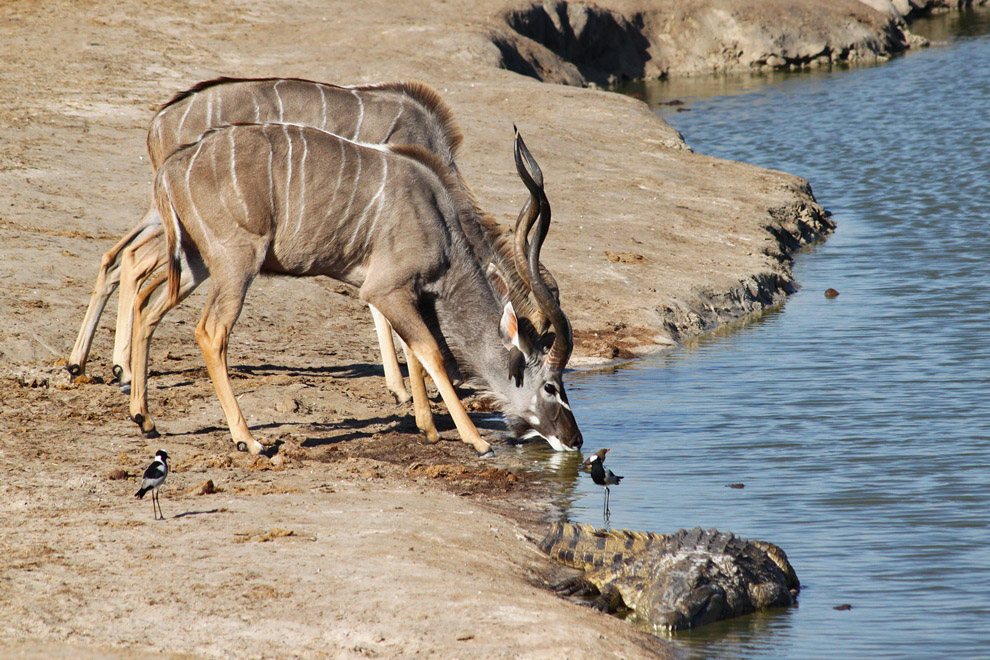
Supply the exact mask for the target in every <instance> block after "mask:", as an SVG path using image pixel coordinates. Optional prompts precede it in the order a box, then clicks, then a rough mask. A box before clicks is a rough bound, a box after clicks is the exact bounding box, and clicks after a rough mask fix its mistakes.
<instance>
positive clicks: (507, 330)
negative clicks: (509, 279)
mask: <svg viewBox="0 0 990 660" xmlns="http://www.w3.org/2000/svg"><path fill="white" fill-rule="evenodd" d="M498 331H499V336H501V337H502V343H503V344H505V347H506V348H507V349H508V350H509V377H510V378H512V380H514V381H515V382H516V387H522V384H523V375H524V374H525V372H526V358H527V356H526V352H525V351H524V350H523V343H522V337H521V335H520V334H519V319H518V318H516V312H515V310H514V309H512V303H511V302H507V303H505V307H504V308H503V309H502V320H501V321H500V322H499V324H498Z"/></svg>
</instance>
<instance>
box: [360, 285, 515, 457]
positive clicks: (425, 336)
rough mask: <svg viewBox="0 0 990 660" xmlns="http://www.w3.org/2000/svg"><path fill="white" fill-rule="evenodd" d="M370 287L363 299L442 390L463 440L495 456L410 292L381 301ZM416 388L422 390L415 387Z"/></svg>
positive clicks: (483, 454)
mask: <svg viewBox="0 0 990 660" xmlns="http://www.w3.org/2000/svg"><path fill="white" fill-rule="evenodd" d="M368 284H369V282H367V281H366V282H365V286H363V287H362V288H361V298H362V299H363V300H365V301H366V302H370V303H372V304H374V305H375V307H377V308H378V310H379V311H380V312H381V313H382V314H384V315H385V318H386V319H388V321H389V323H391V324H392V328H393V329H394V330H395V331H396V332H397V333H398V334H399V337H401V338H402V341H404V342H405V344H406V346H408V347H409V349H410V350H409V355H408V357H409V358H410V364H411V362H412V360H413V359H416V360H418V361H419V362H420V363H421V364H422V366H423V368H424V369H425V370H426V372H427V373H428V374H430V377H431V378H432V379H433V382H434V383H435V384H436V386H437V389H438V390H440V396H441V397H442V398H443V402H444V403H445V404H447V410H448V412H450V416H451V418H452V419H453V420H454V425H455V426H456V427H457V432H458V434H459V435H460V436H461V440H462V441H463V442H466V443H467V444H469V445H471V446H472V447H474V449H475V451H477V452H478V454H479V455H481V456H490V455H493V454H494V453H495V452H494V450H492V447H491V445H489V444H488V443H487V442H485V441H484V440H483V439H482V438H481V434H480V433H478V429H477V428H476V427H475V425H474V422H472V421H471V418H470V417H469V416H468V414H467V411H466V410H465V409H464V405H463V404H462V403H461V401H460V399H458V398H457V392H456V391H455V390H454V386H453V384H452V383H451V382H450V378H448V377H447V368H446V366H445V365H444V360H443V353H442V352H441V351H440V347H439V346H438V345H437V342H436V340H435V339H434V338H433V335H432V334H431V333H430V329H429V328H428V327H427V325H426V323H425V322H424V321H423V319H422V318H421V317H420V315H419V310H417V309H416V305H415V303H414V301H413V300H412V297H411V296H410V295H409V293H408V292H406V291H401V290H398V291H396V290H393V291H391V292H389V293H387V294H385V295H383V296H382V297H380V298H379V297H378V296H377V295H376V293H375V292H374V291H373V289H371V287H368V286H367V285H368ZM366 287H367V289H366ZM369 289H371V290H369ZM369 298H371V299H369ZM416 380H419V382H421V383H422V379H421V378H420V379H414V378H413V377H412V375H411V373H410V382H411V383H415V382H416ZM414 387H418V386H416V385H414ZM423 394H424V396H425V394H426V387H425V385H424V386H423ZM415 398H416V397H414V400H415Z"/></svg>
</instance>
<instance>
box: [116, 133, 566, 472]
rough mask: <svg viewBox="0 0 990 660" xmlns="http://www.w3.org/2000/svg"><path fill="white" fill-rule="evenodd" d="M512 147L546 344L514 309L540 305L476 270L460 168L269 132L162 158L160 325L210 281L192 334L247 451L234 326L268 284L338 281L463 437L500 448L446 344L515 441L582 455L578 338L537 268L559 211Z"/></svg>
mask: <svg viewBox="0 0 990 660" xmlns="http://www.w3.org/2000/svg"><path fill="white" fill-rule="evenodd" d="M516 151H517V170H518V171H519V174H520V177H521V178H522V179H523V181H524V183H526V185H527V187H528V188H529V190H530V199H529V201H528V202H527V206H526V208H525V209H524V213H522V214H521V215H520V218H521V221H522V224H523V227H524V228H525V229H528V228H529V227H530V226H531V225H533V224H534V223H535V226H536V229H535V232H536V233H535V237H536V240H534V241H533V242H532V243H531V244H529V254H528V259H527V268H528V274H529V277H530V280H531V284H532V288H533V294H534V295H535V296H536V297H537V299H538V304H539V305H540V308H541V310H542V312H543V313H544V314H545V315H546V317H547V318H549V319H550V322H551V324H552V325H553V332H551V333H546V334H544V335H542V336H540V335H539V334H538V333H537V332H536V330H535V324H534V323H533V322H532V320H530V319H527V318H525V317H519V316H517V315H516V313H515V309H516V306H517V305H518V306H519V307H525V306H526V305H527V304H528V300H526V299H521V298H520V297H519V296H518V293H514V292H513V290H512V288H511V287H508V286H506V285H505V283H504V281H503V278H502V277H501V275H500V274H499V273H498V272H497V269H489V271H490V272H489V273H486V269H485V266H484V265H483V264H482V263H481V262H480V261H479V260H478V258H477V256H476V254H475V251H474V249H473V248H472V245H471V243H470V241H469V240H468V237H467V235H466V233H465V230H464V227H465V226H472V225H471V224H470V223H472V222H473V223H480V219H479V218H478V217H477V216H478V210H477V208H476V206H475V204H474V203H473V200H472V199H471V197H470V195H469V194H468V193H467V192H466V191H465V190H464V188H463V187H462V186H461V185H460V183H459V182H458V180H457V177H456V175H455V174H454V172H452V171H451V170H450V169H449V168H448V167H446V165H445V164H444V163H443V162H442V161H441V160H440V159H438V158H437V157H436V156H435V155H433V154H431V153H430V152H427V151H425V150H423V149H421V148H417V147H388V146H372V145H366V144H358V143H355V142H352V141H349V140H347V139H344V138H341V137H339V136H336V135H332V134H329V133H325V132H322V131H319V130H316V129H313V128H310V127H305V126H290V125H286V124H264V125H241V126H232V127H227V128H221V129H216V130H213V131H210V132H208V133H207V134H206V136H204V138H203V139H202V140H200V141H199V142H198V143H196V144H194V145H190V146H188V147H185V148H183V149H181V150H179V151H177V152H176V153H174V154H173V155H172V156H170V157H169V158H168V159H167V160H166V162H165V163H164V164H163V166H162V167H161V168H160V170H159V172H158V175H157V176H156V183H155V194H154V198H155V205H156V208H157V209H158V212H159V214H160V215H161V216H162V217H163V218H165V224H164V227H165V236H166V244H167V246H168V250H169V261H168V268H167V278H168V296H167V299H166V302H165V304H164V305H163V306H162V309H161V310H160V311H155V312H151V313H152V315H158V317H159V318H160V315H161V314H164V312H165V311H167V309H168V308H170V307H171V306H174V305H175V304H176V303H177V302H178V301H179V300H180V299H181V298H182V297H183V296H184V295H187V294H188V292H189V291H191V289H192V288H195V286H196V285H197V284H198V283H200V282H202V281H203V280H205V279H206V278H207V277H211V278H212V282H213V286H212V289H211V291H210V294H209V296H208V300H207V304H206V308H205V310H204V313H203V316H202V318H201V320H200V323H199V324H198V326H197V329H196V337H197V341H198V342H199V344H200V347H201V349H202V351H203V355H204V359H205V361H206V364H207V368H208V370H209V372H210V376H211V379H212V380H213V382H214V386H215V388H216V390H217V395H218V397H219V399H220V402H221V405H222V406H223V409H224V413H225V415H226V416H227V421H228V425H229V427H230V430H231V434H232V436H233V440H234V441H235V442H236V443H238V445H241V443H243V445H244V446H245V447H246V448H247V449H249V450H250V451H252V452H253V453H257V452H260V451H261V450H262V447H261V445H260V443H258V442H257V441H256V440H255V439H254V438H253V437H252V436H251V434H250V432H249V431H248V429H247V426H246V424H245V422H244V417H243V414H242V413H241V411H240V407H239V405H238V403H237V400H236V398H235V397H234V394H233V390H232V388H231V385H230V380H229V377H228V375H227V371H226V369H227V367H226V348H227V339H228V337H229V334H230V330H231V328H232V326H233V323H234V321H235V320H236V319H237V316H238V315H239V313H240V309H241V306H242V303H243V299H244V295H245V293H246V291H247V288H248V286H249V285H250V282H251V281H252V280H253V278H254V277H255V276H256V275H257V274H258V273H260V272H269V273H283V274H291V275H296V276H305V275H328V276H330V277H334V278H335V279H338V280H340V281H343V282H346V283H349V284H352V285H354V286H356V287H358V288H359V290H360V297H361V298H362V300H364V301H366V302H367V303H369V304H371V305H373V306H374V307H375V308H377V309H378V310H380V311H381V313H382V314H383V315H384V316H385V317H386V319H387V320H388V321H389V323H391V325H392V327H393V328H394V329H395V331H396V332H397V334H398V335H399V336H400V337H401V338H402V340H403V341H404V342H405V344H406V345H407V346H408V348H409V349H410V351H409V353H408V355H409V358H410V373H411V374H412V373H413V372H414V371H416V370H419V369H420V367H423V368H425V370H426V371H427V372H428V373H429V374H430V376H431V377H432V378H433V380H434V382H435V383H436V385H437V388H438V389H439V391H440V394H441V396H442V397H443V399H444V402H445V403H446V404H447V407H448V410H449V411H450V413H451V416H452V417H453V419H454V422H455V425H456V426H457V429H458V432H459V434H460V436H461V438H462V440H464V441H465V442H467V443H469V444H471V445H472V446H473V447H474V448H475V449H476V450H477V451H478V453H479V454H486V453H488V452H490V446H489V445H488V443H486V442H485V441H484V440H482V439H481V437H480V435H479V434H478V432H477V429H476V428H475V427H474V425H473V423H472V422H471V420H470V418H469V417H468V416H467V414H466V413H465V411H464V408H463V406H462V405H461V403H460V401H459V400H458V398H457V395H456V393H455V391H454V388H453V386H452V385H451V383H450V380H449V378H448V376H447V373H446V367H445V364H444V357H443V354H442V352H441V348H440V345H441V343H445V344H446V346H447V347H448V348H449V349H450V350H451V351H452V352H453V353H454V354H455V355H456V356H457V358H458V359H459V361H460V363H461V364H462V365H463V367H464V370H465V371H466V372H467V375H468V376H469V377H472V378H475V379H477V381H478V382H480V383H481V384H482V385H483V386H484V387H485V388H486V389H488V390H489V391H490V392H491V393H492V394H493V395H494V396H495V397H496V398H497V400H498V401H499V403H500V404H501V408H502V411H503V412H504V413H505V414H506V416H507V417H508V418H509V421H510V425H512V426H513V428H514V429H515V430H516V432H517V433H518V434H520V435H533V434H535V435H540V436H542V437H544V438H546V439H547V440H548V441H549V442H550V443H551V444H552V445H555V446H556V447H558V448H573V449H576V448H578V447H579V446H580V445H581V434H580V431H579V430H578V429H577V425H576V423H575V421H574V417H573V414H572V412H571V410H570V407H569V405H568V404H567V399H566V394H565V393H564V389H563V383H562V382H561V372H562V370H563V367H564V365H565V363H566V360H567V356H568V355H569V353H570V348H571V336H570V326H569V324H568V323H567V320H566V317H565V316H564V315H563V313H562V312H561V311H560V308H559V305H557V304H556V300H555V299H554V297H553V296H552V295H551V294H550V293H549V289H548V287H547V285H546V283H545V282H543V279H542V277H541V275H540V269H539V247H540V246H541V245H542V243H543V238H544V237H545V234H546V229H547V225H548V223H549V203H548V202H547V201H546V196H545V194H544V193H543V190H542V186H541V185H540V184H538V183H537V182H535V181H534V180H533V177H532V176H531V175H530V173H529V172H528V171H527V169H526V167H525V166H524V164H523V161H522V157H521V156H520V155H519V154H520V153H522V154H524V157H525V158H526V160H527V161H528V162H529V163H531V166H532V168H535V169H537V170H538V166H536V164H535V161H534V160H533V159H532V157H531V156H530V155H529V154H528V152H526V150H525V145H523V144H522V141H521V139H520V138H518V136H517V140H516ZM469 221H470V222H469ZM184 280H185V281H186V282H188V284H186V285H184V284H183V281H184ZM142 295H143V294H142ZM514 295H515V297H516V299H515V301H514V300H513V299H512V298H513V296H514ZM146 302H147V297H144V298H143V299H142V298H141V297H139V301H138V302H136V304H135V310H134V313H135V329H137V327H138V326H139V325H141V326H145V325H146V326H148V327H151V328H153V327H154V325H155V324H156V323H157V319H152V322H151V323H147V324H146V323H145V321H143V320H141V317H142V315H144V314H145V313H147V310H146V309H145V306H144V305H145V303H146ZM514 303H515V304H514ZM551 339H552V342H551ZM148 340H150V334H148V335H147V336H145V337H139V336H138V333H137V332H135V336H134V342H135V345H134V351H135V360H137V359H138V358H137V356H138V354H141V355H142V356H143V358H144V359H146V356H147V341H148ZM551 343H552V345H551ZM139 371H140V370H139V369H137V368H135V375H136V376H137V374H138V373H139ZM411 380H413V381H415V379H411ZM137 385H138V381H137V379H135V386H137ZM141 388H142V389H144V384H143V383H141ZM135 389H136V388H135ZM131 402H132V406H131V414H132V416H134V417H135V419H136V420H137V421H139V423H142V422H143V421H145V419H147V418H148V417H150V416H148V414H147V407H146V404H145V405H144V407H143V408H142V407H141V406H140V405H136V403H140V400H139V399H136V398H135V392H132V400H131ZM418 417H419V411H418V410H417V420H418ZM152 427H153V425H152ZM142 428H144V425H143V424H142Z"/></svg>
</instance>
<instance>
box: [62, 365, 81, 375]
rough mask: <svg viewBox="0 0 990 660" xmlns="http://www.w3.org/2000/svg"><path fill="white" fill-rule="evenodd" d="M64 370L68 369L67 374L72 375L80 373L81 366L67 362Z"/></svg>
mask: <svg viewBox="0 0 990 660" xmlns="http://www.w3.org/2000/svg"><path fill="white" fill-rule="evenodd" d="M65 370H66V371H68V372H69V375H70V376H73V377H75V376H78V375H80V374H82V367H80V366H79V365H78V364H67V365H66V366H65Z"/></svg>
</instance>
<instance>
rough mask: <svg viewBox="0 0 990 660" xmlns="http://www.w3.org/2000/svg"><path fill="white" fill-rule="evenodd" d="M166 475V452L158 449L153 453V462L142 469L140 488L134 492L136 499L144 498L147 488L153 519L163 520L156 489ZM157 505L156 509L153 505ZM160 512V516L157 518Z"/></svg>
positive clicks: (159, 486) (163, 516) (160, 485)
mask: <svg viewBox="0 0 990 660" xmlns="http://www.w3.org/2000/svg"><path fill="white" fill-rule="evenodd" d="M167 476H168V454H167V453H166V452H165V450H164V449H159V450H158V452H157V453H156V454H155V462H154V463H152V464H151V465H149V466H148V469H147V470H145V471H144V479H143V480H142V481H141V489H140V490H139V491H138V492H136V493H134V497H136V498H138V499H142V498H144V494H145V493H147V492H148V491H149V490H150V491H151V508H152V509H153V510H154V511H155V520H165V514H164V513H162V503H161V502H159V501H158V489H159V488H161V487H162V484H163V483H165V477H167ZM156 504H157V505H158V507H157V509H156V508H155V505H156ZM159 514H161V518H159V517H158V516H159Z"/></svg>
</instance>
